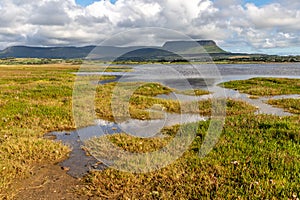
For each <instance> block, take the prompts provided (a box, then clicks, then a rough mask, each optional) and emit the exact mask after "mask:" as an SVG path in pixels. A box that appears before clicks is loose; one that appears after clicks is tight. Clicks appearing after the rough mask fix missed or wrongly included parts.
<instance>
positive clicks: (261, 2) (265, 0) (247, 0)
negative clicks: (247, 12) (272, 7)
mask: <svg viewBox="0 0 300 200" xmlns="http://www.w3.org/2000/svg"><path fill="white" fill-rule="evenodd" d="M244 2H245V3H254V4H255V5H257V6H262V5H265V4H268V3H272V0H244Z"/></svg>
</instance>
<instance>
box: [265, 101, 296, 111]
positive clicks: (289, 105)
mask: <svg viewBox="0 0 300 200" xmlns="http://www.w3.org/2000/svg"><path fill="white" fill-rule="evenodd" d="M268 104H271V105H274V106H276V107H279V108H283V109H284V110H285V111H287V112H290V113H294V114H300V99H278V100H269V101H268Z"/></svg>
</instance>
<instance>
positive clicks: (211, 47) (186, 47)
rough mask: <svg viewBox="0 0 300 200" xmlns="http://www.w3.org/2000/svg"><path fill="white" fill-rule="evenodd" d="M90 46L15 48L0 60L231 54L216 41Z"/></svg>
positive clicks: (158, 57) (138, 57)
mask: <svg viewBox="0 0 300 200" xmlns="http://www.w3.org/2000/svg"><path fill="white" fill-rule="evenodd" d="M95 47H96V46H86V47H29V46H12V47H8V48H6V49H4V50H2V51H0V58H8V57H14V58H58V59H59V58H62V59H74V58H86V57H87V56H89V58H90V59H104V60H114V59H116V58H117V59H121V60H124V59H126V60H130V59H133V60H149V59H153V60H157V59H164V58H169V59H180V58H181V57H180V56H178V55H176V54H181V55H185V57H186V56H187V57H188V56H190V55H192V56H193V57H197V56H198V55H199V56H203V54H206V53H209V54H224V53H225V54H227V53H228V52H226V51H224V50H223V49H221V48H220V47H218V46H217V44H216V43H215V42H214V41H212V40H202V41H197V42H190V41H169V42H166V43H165V44H164V45H163V46H162V47H147V46H139V47H134V46H133V47H113V46H98V47H97V48H95Z"/></svg>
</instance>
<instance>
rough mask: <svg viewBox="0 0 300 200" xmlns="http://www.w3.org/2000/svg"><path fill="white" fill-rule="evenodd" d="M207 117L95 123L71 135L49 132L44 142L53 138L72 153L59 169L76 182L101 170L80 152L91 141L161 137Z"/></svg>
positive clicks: (103, 166) (177, 117)
mask: <svg viewBox="0 0 300 200" xmlns="http://www.w3.org/2000/svg"><path fill="white" fill-rule="evenodd" d="M205 120H207V117H203V116H200V115H196V114H183V115H179V114H170V113H165V119H156V120H137V119H131V120H128V121H124V122H121V123H114V122H109V121H105V120H101V119H98V120H96V121H95V125H94V126H89V127H86V128H82V129H78V130H75V131H72V132H52V133H49V134H47V135H46V136H45V137H46V138H51V137H55V140H56V141H61V142H63V144H65V145H67V146H69V147H70V148H71V149H72V151H71V152H70V155H69V158H68V159H67V160H65V161H63V162H61V163H60V166H62V167H63V168H66V169H69V170H68V172H67V173H68V174H69V175H71V176H73V177H76V178H80V177H83V176H84V175H86V174H87V173H88V172H89V171H91V170H103V169H105V168H106V166H105V165H104V164H102V163H101V162H99V161H98V160H96V159H95V158H94V157H93V156H91V155H88V154H87V152H86V151H85V150H84V149H83V148H82V147H83V146H84V144H83V142H84V141H86V140H89V139H91V138H93V137H100V136H103V135H107V134H116V133H128V134H129V133H130V134H131V135H133V136H136V137H141V138H153V137H163V135H162V134H160V132H159V131H160V130H161V129H162V128H163V127H168V126H173V125H176V124H186V123H192V122H198V121H205Z"/></svg>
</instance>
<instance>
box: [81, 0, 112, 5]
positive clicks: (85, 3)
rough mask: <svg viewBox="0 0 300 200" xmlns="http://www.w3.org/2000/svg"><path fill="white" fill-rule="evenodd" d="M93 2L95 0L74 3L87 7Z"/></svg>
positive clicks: (82, 0)
mask: <svg viewBox="0 0 300 200" xmlns="http://www.w3.org/2000/svg"><path fill="white" fill-rule="evenodd" d="M116 1H117V0H110V2H112V3H115V2H116ZM93 2H95V0H76V3H77V4H79V5H82V6H87V5H90V4H92V3H93Z"/></svg>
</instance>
